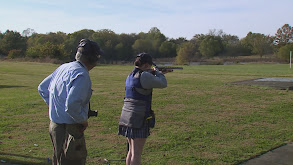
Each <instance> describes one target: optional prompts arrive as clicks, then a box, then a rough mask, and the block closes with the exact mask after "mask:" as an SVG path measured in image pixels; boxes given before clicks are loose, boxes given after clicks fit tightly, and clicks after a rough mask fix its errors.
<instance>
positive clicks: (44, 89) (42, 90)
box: [38, 74, 52, 105]
mask: <svg viewBox="0 0 293 165" xmlns="http://www.w3.org/2000/svg"><path fill="white" fill-rule="evenodd" d="M51 79H52V74H50V75H49V76H48V77H46V78H45V79H44V80H43V81H42V82H41V83H40V85H39V86H38V91H39V94H40V96H41V97H42V98H43V100H44V101H45V102H46V104H47V105H49V85H50V82H51Z"/></svg>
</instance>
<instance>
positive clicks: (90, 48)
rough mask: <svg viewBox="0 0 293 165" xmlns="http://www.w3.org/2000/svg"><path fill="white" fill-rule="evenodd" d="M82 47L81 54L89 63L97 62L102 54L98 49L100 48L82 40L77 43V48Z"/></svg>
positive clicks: (93, 43)
mask: <svg viewBox="0 0 293 165" xmlns="http://www.w3.org/2000/svg"><path fill="white" fill-rule="evenodd" d="M80 47H82V48H83V49H78V50H81V53H82V54H83V55H85V56H86V57H87V59H88V60H89V61H98V59H99V57H100V55H102V54H103V50H102V49H100V46H99V45H98V44H97V43H96V42H94V41H91V40H89V39H82V40H80V41H79V45H78V47H77V48H80Z"/></svg>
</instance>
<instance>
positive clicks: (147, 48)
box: [132, 39, 154, 55]
mask: <svg viewBox="0 0 293 165" xmlns="http://www.w3.org/2000/svg"><path fill="white" fill-rule="evenodd" d="M132 48H133V51H134V53H135V54H138V53H141V52H146V53H150V54H151V55H153V54H152V53H153V52H154V51H153V44H152V41H151V40H149V39H138V40H136V41H135V42H134V44H133V45H132Z"/></svg>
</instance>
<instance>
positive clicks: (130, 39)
mask: <svg viewBox="0 0 293 165" xmlns="http://www.w3.org/2000/svg"><path fill="white" fill-rule="evenodd" d="M118 38H119V42H120V43H119V44H117V45H116V46H115V50H116V53H117V59H118V60H122V61H132V60H133V57H134V55H133V49H132V45H133V44H134V42H135V40H136V39H137V35H136V34H134V33H132V34H125V33H122V34H120V35H119V36H118Z"/></svg>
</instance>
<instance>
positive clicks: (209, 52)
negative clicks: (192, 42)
mask: <svg viewBox="0 0 293 165" xmlns="http://www.w3.org/2000/svg"><path fill="white" fill-rule="evenodd" d="M223 50H224V47H223V43H222V39H221V37H219V36H212V35H208V36H206V37H205V39H204V40H203V41H202V42H201V43H200V46H199V51H200V53H201V54H202V55H203V56H205V57H208V58H210V57H214V56H216V55H218V54H219V53H221V52H222V51H223Z"/></svg>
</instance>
